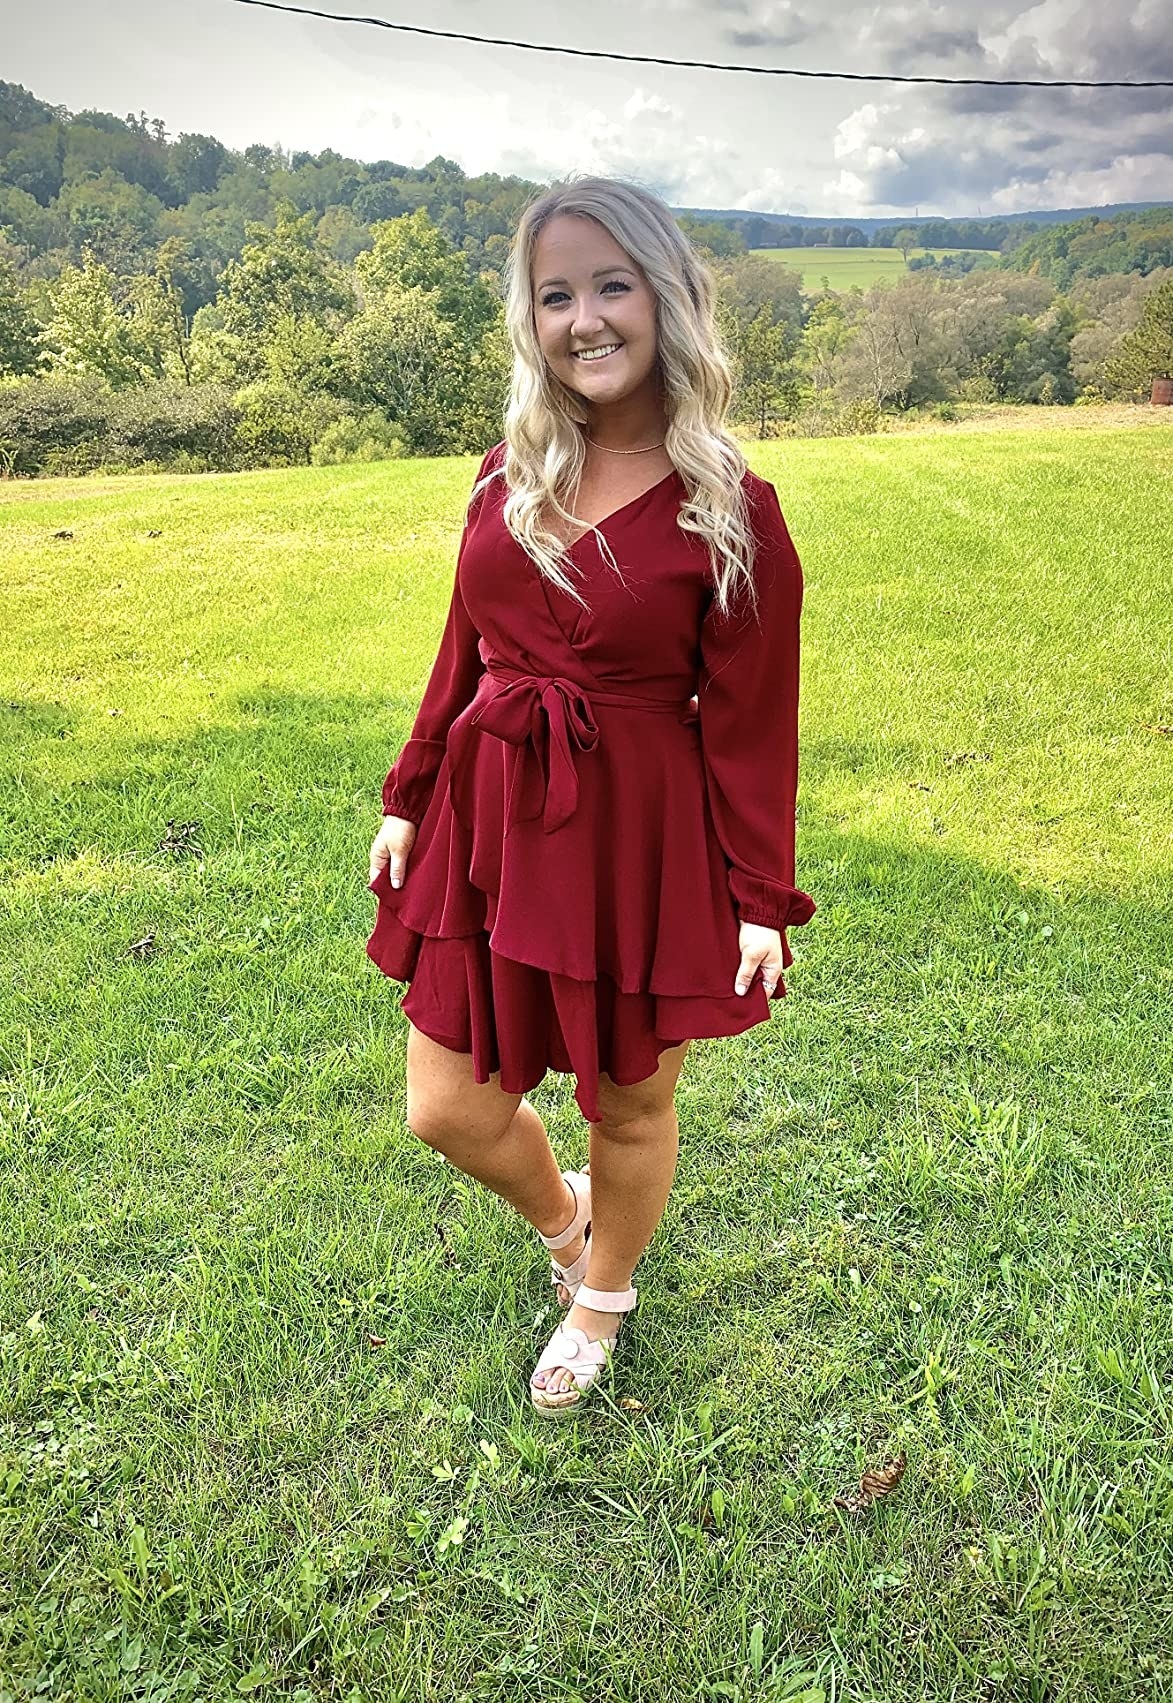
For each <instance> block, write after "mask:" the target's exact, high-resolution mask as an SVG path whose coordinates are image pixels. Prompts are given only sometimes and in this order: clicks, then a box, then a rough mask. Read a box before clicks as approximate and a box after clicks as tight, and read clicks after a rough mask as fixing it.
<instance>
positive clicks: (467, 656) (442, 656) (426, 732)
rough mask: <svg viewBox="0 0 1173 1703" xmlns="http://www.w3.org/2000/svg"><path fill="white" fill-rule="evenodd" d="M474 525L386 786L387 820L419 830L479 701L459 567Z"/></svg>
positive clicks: (480, 668) (478, 667) (476, 656)
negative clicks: (457, 725) (456, 738)
mask: <svg viewBox="0 0 1173 1703" xmlns="http://www.w3.org/2000/svg"><path fill="white" fill-rule="evenodd" d="M492 456H493V451H492V450H490V451H489V453H488V455H486V456H485V458H484V460H483V461H482V462H481V465H480V468H479V470H478V472H477V478H478V479H480V478H482V477H483V475H484V474H485V473H486V472H487V471H488V469H489V464H490V461H491V458H492ZM481 500H483V494H482V498H480V499H478V506H479V502H480V501H481ZM470 525H471V517H466V519H465V523H464V530H463V532H462V533H461V537H460V548H459V550H458V551H457V556H456V577H455V581H454V584H453V587H452V600H451V602H450V604H449V606H448V618H447V620H446V621H445V623H444V631H443V633H442V634H441V636H440V645H439V649H438V650H437V653H436V660H435V662H434V663H433V664H432V672H431V675H430V677H429V679H428V683H427V686H426V687H425V688H424V694H423V697H422V699H421V700H420V707H419V712H418V714H417V715H416V718H415V723H414V725H413V727H412V730H411V736H410V738H409V739H408V740H407V743H406V744H405V745H404V747H403V749H402V750H401V751H400V753H399V756H398V757H397V758H396V760H395V762H394V763H393V764H392V767H391V769H390V771H389V773H388V775H387V778H386V780H385V781H384V782H383V814H384V816H401V817H403V818H404V819H405V820H406V821H408V822H415V823H417V824H418V823H419V822H421V821H422V820H423V817H424V814H425V812H426V811H427V808H428V803H429V801H430V799H431V796H432V792H433V790H434V788H435V783H436V775H437V773H438V772H439V768H440V764H441V762H442V761H443V757H444V751H445V747H446V742H447V738H448V730H449V728H450V727H451V726H452V723H453V722H454V721H455V720H456V718H457V716H458V715H459V714H460V712H461V711H462V710H463V709H465V708H466V707H467V706H468V705H469V704H470V703H471V702H472V700H473V698H474V697H475V696H476V690H477V684H478V682H479V680H480V677H481V674H482V673H483V672H484V663H483V662H482V661H481V657H480V650H479V648H478V647H479V642H480V634H479V633H478V632H477V630H476V628H475V627H474V626H473V624H472V621H471V619H470V618H469V613H468V610H467V609H466V608H465V606H464V598H463V596H462V595H461V590H460V562H461V558H462V557H463V555H464V546H465V543H466V542H467V539H468V533H469V527H470Z"/></svg>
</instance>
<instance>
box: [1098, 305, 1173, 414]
mask: <svg viewBox="0 0 1173 1703" xmlns="http://www.w3.org/2000/svg"><path fill="white" fill-rule="evenodd" d="M1104 376H1105V378H1106V379H1107V381H1108V383H1109V384H1110V385H1112V386H1113V387H1114V388H1115V389H1117V390H1120V391H1123V392H1124V393H1125V394H1126V395H1129V396H1134V397H1135V396H1143V395H1145V394H1146V393H1147V392H1148V391H1149V389H1150V387H1151V385H1152V382H1153V380H1154V378H1173V278H1168V279H1166V281H1165V282H1164V283H1163V284H1161V285H1159V286H1158V288H1157V289H1155V290H1154V291H1153V292H1152V294H1151V295H1150V296H1149V297H1148V299H1147V300H1146V302H1145V304H1144V309H1143V311H1142V313H1141V316H1140V324H1139V325H1138V326H1137V328H1136V330H1135V331H1132V332H1130V333H1129V335H1128V336H1127V337H1126V338H1125V339H1124V341H1123V343H1122V344H1121V345H1120V352H1119V354H1118V355H1117V356H1116V357H1115V358H1114V359H1113V360H1110V361H1109V362H1108V363H1107V364H1106V366H1105V368H1104Z"/></svg>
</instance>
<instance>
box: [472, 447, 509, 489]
mask: <svg viewBox="0 0 1173 1703" xmlns="http://www.w3.org/2000/svg"><path fill="white" fill-rule="evenodd" d="M505 447H506V446H505V439H504V438H502V439H501V441H500V443H495V444H494V445H493V447H492V449H490V450H487V451H486V452H485V456H484V459H483V460H482V462H481V465H480V468H479V469H478V471H477V478H478V479H483V478H484V476H485V474H486V473H495V472H496V471H497V469H498V468H499V467H501V466H503V465H504V462H505Z"/></svg>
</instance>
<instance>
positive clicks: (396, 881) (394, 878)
mask: <svg viewBox="0 0 1173 1703" xmlns="http://www.w3.org/2000/svg"><path fill="white" fill-rule="evenodd" d="M391 885H392V887H398V886H399V885H400V880H399V877H398V875H393V876H392V877H391Z"/></svg>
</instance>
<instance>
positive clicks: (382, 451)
mask: <svg viewBox="0 0 1173 1703" xmlns="http://www.w3.org/2000/svg"><path fill="white" fill-rule="evenodd" d="M406 448H407V443H406V439H405V436H404V434H403V432H402V431H401V430H400V428H399V427H398V426H396V425H394V424H393V423H392V422H391V421H390V420H388V418H387V416H386V414H384V412H383V410H382V409H381V408H370V409H368V410H366V411H365V412H363V413H361V414H346V415H343V417H342V418H341V419H339V420H334V421H333V422H332V423H331V424H330V425H328V426H327V427H326V429H325V431H324V432H323V433H322V435H321V437H320V438H319V439H318V441H317V442H316V443H315V444H314V446H313V448H312V449H311V450H310V460H311V461H312V462H313V463H314V465H315V467H332V466H336V465H337V464H338V463H339V462H343V461H394V460H397V459H398V458H399V457H400V456H401V455H403V454H404V453H405V451H406Z"/></svg>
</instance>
